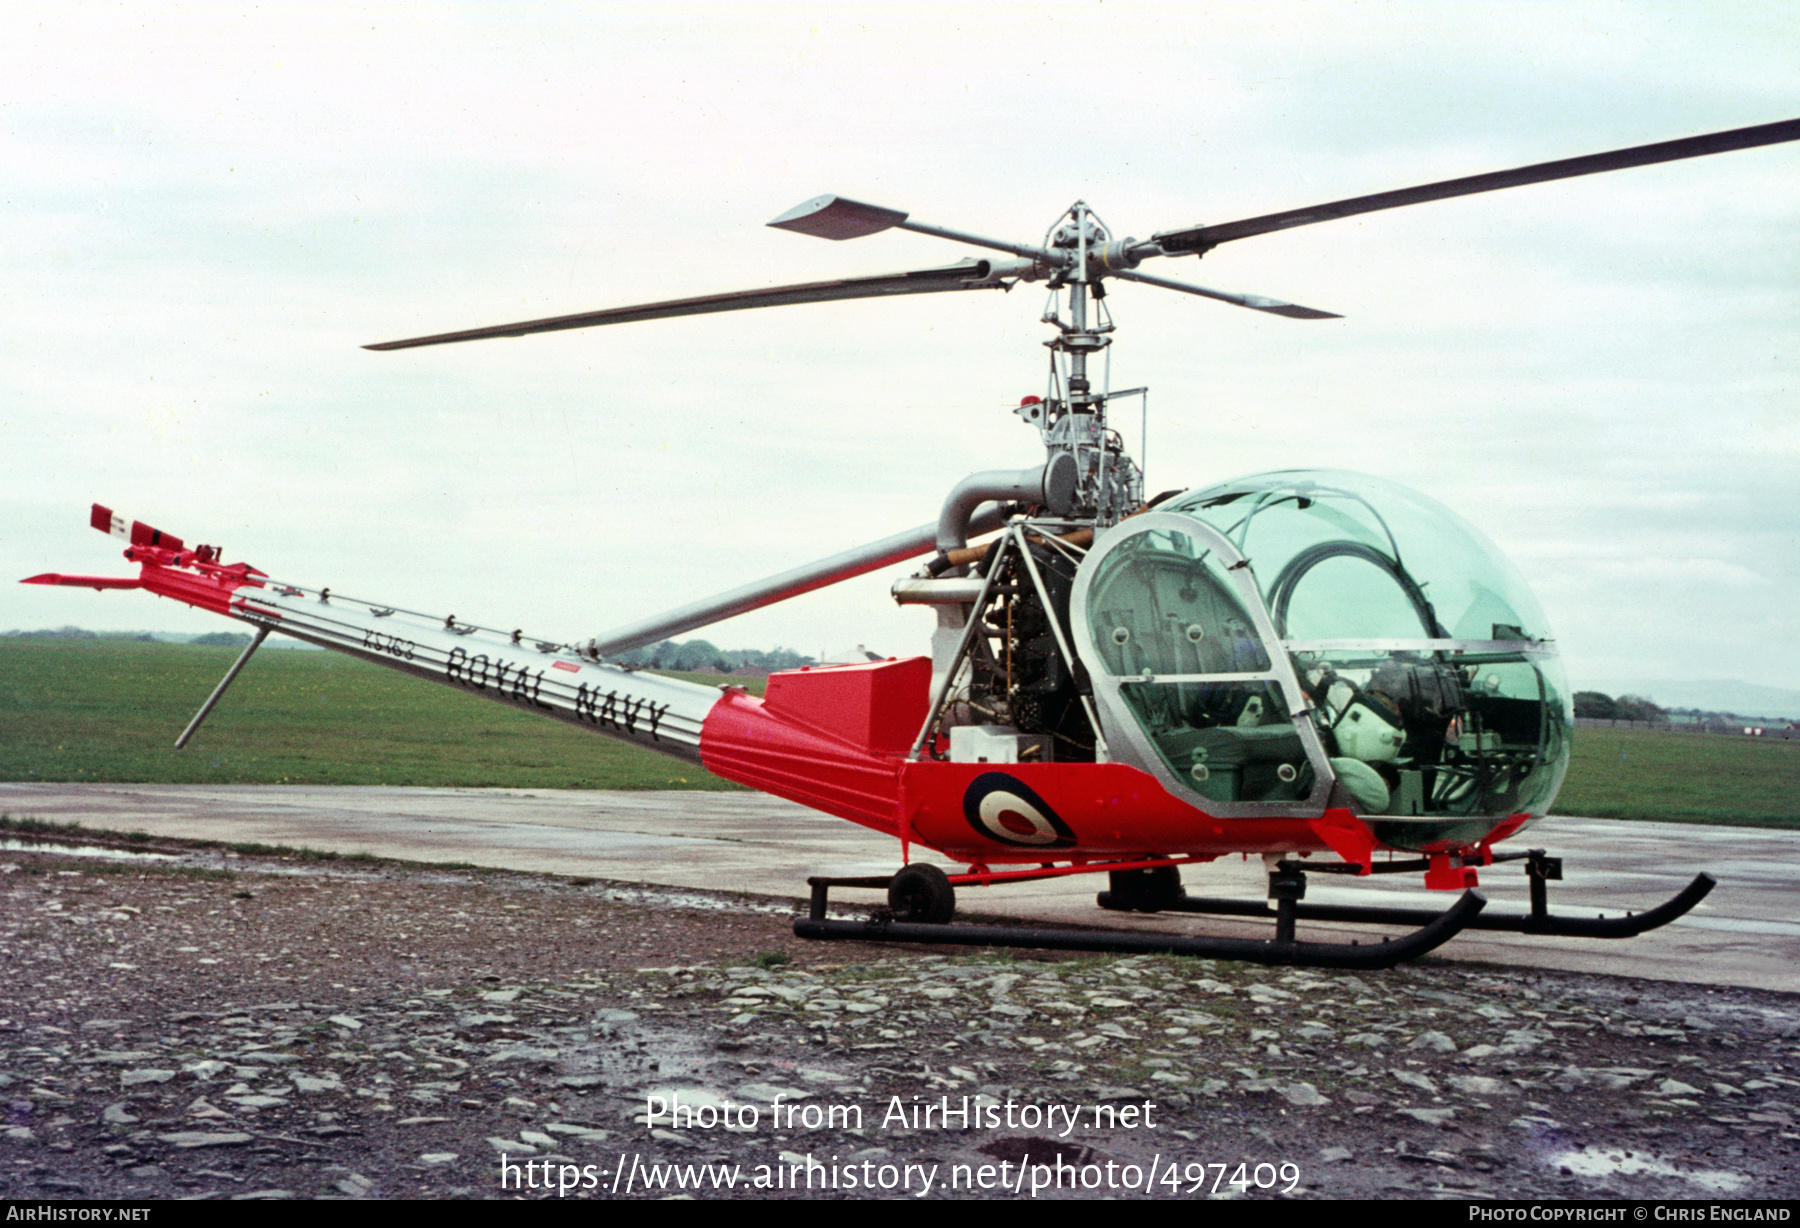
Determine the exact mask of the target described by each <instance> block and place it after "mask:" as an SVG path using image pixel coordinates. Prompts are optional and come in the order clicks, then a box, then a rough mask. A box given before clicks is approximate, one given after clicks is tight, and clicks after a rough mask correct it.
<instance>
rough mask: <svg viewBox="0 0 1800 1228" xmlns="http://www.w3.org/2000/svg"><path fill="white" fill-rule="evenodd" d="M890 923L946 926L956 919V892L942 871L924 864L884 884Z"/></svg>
mask: <svg viewBox="0 0 1800 1228" xmlns="http://www.w3.org/2000/svg"><path fill="white" fill-rule="evenodd" d="M888 907H889V908H890V909H892V910H893V913H894V920H896V921H906V922H911V923H913V924H915V925H948V924H950V918H951V917H954V916H955V915H956V888H955V887H952V886H951V885H950V878H949V876H948V875H946V874H945V873H944V872H943V871H942V870H940V869H938V868H937V867H936V866H933V865H926V864H925V863H924V862H916V863H914V864H913V865H910V866H906V867H903V868H902V869H901V871H900V872H899V873H898V874H896V875H894V877H893V878H892V880H890V881H889V883H888Z"/></svg>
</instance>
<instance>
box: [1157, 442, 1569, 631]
mask: <svg viewBox="0 0 1800 1228" xmlns="http://www.w3.org/2000/svg"><path fill="white" fill-rule="evenodd" d="M1165 510H1167V511H1172V512H1180V513H1182V514H1184V515H1188V516H1192V517H1194V518H1195V519H1196V520H1200V521H1203V522H1204V523H1206V524H1209V525H1211V526H1212V527H1213V528H1215V529H1217V530H1218V531H1219V532H1220V533H1221V534H1222V535H1223V536H1224V537H1225V539H1226V540H1227V541H1229V542H1231V544H1232V545H1233V546H1235V547H1237V549H1238V552H1239V553H1240V554H1242V555H1244V557H1246V558H1249V559H1251V560H1252V561H1253V564H1254V566H1255V569H1256V574H1257V577H1258V580H1259V581H1260V583H1261V585H1262V588H1263V596H1264V599H1265V600H1266V601H1267V602H1268V605H1269V612H1270V614H1271V615H1272V616H1273V617H1274V619H1275V625H1276V629H1277V631H1278V632H1279V633H1280V635H1281V636H1282V638H1283V639H1284V640H1286V639H1319V638H1333V639H1336V638H1344V637H1354V638H1370V637H1378V638H1379V637H1397V638H1406V639H1417V638H1419V637H1420V636H1421V635H1422V636H1424V637H1425V638H1427V639H1459V640H1503V639H1504V640H1540V641H1541V640H1548V639H1549V638H1550V629H1549V625H1548V623H1547V622H1546V620H1545V618H1544V612H1543V610H1542V609H1540V608H1539V607H1538V603H1537V599H1536V598H1535V597H1533V596H1532V595H1531V590H1530V589H1529V588H1528V587H1527V586H1526V584H1525V581H1524V579H1523V578H1522V577H1521V576H1520V575H1519V573H1518V571H1517V570H1516V569H1514V567H1513V565H1512V564H1511V563H1509V562H1508V561H1507V560H1506V557H1505V556H1504V555H1502V554H1501V553H1500V550H1499V548H1498V547H1496V546H1495V545H1494V543H1493V542H1491V541H1489V540H1488V539H1487V538H1486V537H1485V536H1483V535H1482V533H1481V532H1480V530H1478V529H1476V528H1475V527H1474V526H1473V525H1471V524H1469V523H1468V522H1467V521H1465V520H1463V519H1462V518H1461V517H1460V516H1458V515H1457V514H1456V513H1455V512H1452V511H1451V510H1450V509H1449V508H1447V507H1445V506H1444V505H1443V504H1441V503H1438V502H1436V501H1435V500H1432V499H1428V498H1426V497H1425V496H1424V495H1421V494H1420V493H1418V492H1417V491H1415V490H1409V489H1408V488H1407V487H1404V486H1400V485H1398V484H1396V483H1394V482H1388V481H1384V480H1383V479H1381V478H1375V477H1369V476H1367V475H1365V474H1359V473H1339V472H1332V471H1329V470H1291V471H1286V472H1281V473H1265V474H1259V475H1257V476H1255V477H1248V478H1240V479H1238V480H1236V481H1232V482H1224V483H1221V484H1220V485H1217V486H1212V487H1208V488H1207V489H1205V490H1200V491H1195V492H1192V493H1190V494H1187V495H1184V496H1182V497H1181V498H1180V499H1177V500H1174V501H1172V502H1171V503H1170V504H1168V505H1166V507H1165ZM1432 623H1435V625H1430V624H1432Z"/></svg>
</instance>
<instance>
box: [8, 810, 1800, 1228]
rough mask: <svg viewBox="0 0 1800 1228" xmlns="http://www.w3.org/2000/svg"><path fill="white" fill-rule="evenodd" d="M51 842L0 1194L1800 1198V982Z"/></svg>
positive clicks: (12, 1082) (20, 931)
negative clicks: (163, 858)
mask: <svg viewBox="0 0 1800 1228" xmlns="http://www.w3.org/2000/svg"><path fill="white" fill-rule="evenodd" d="M46 847H47V846H35V847H27V848H17V847H15V848H11V849H9V850H7V851H5V852H0V967H4V968H5V969H6V974H5V976H4V983H3V984H0V1100H3V1101H4V1103H5V1105H6V1120H5V1124H4V1127H3V1132H0V1198H33V1199H37V1198H59V1197H60V1198H77V1197H88V1198H170V1197H213V1198H255V1197H263V1198H315V1197H327V1198H344V1197H350V1198H381V1197H408V1198H420V1197H425V1198H492V1197H532V1198H535V1197H559V1196H564V1195H566V1196H568V1197H590V1198H591V1197H624V1196H627V1195H629V1196H631V1197H664V1196H668V1195H671V1194H676V1193H680V1192H682V1186H683V1183H684V1182H685V1183H687V1187H688V1188H687V1189H686V1192H687V1193H689V1194H691V1195H695V1196H699V1197H724V1196H728V1195H730V1194H731V1193H732V1191H731V1190H728V1189H726V1188H723V1187H724V1184H725V1183H726V1182H734V1183H735V1187H736V1188H735V1196H737V1197H745V1196H769V1197H795V1196H801V1197H860V1196H865V1194H866V1191H867V1189H868V1187H870V1186H874V1187H875V1188H876V1189H877V1190H878V1191H880V1190H886V1191H887V1192H892V1193H898V1192H901V1191H902V1190H904V1191H905V1192H908V1193H911V1194H914V1195H920V1196H930V1197H946V1196H950V1197H968V1196H978V1197H1019V1196H1030V1195H1031V1194H1032V1192H1033V1186H1034V1185H1035V1186H1037V1187H1039V1188H1038V1189H1037V1191H1036V1196H1038V1197H1100V1196H1108V1195H1111V1196H1121V1195H1124V1196H1130V1195H1132V1194H1133V1193H1134V1192H1135V1194H1136V1195H1137V1196H1146V1195H1148V1196H1155V1197H1174V1196H1177V1195H1179V1196H1183V1197H1192V1196H1220V1197H1223V1196H1233V1197H1236V1196H1245V1195H1248V1196H1251V1197H1281V1196H1285V1197H1363V1198H1370V1197H1382V1198H1488V1197H1498V1198H1507V1199H1514V1198H1566V1197H1573V1198H1626V1197H1631V1198H1716V1197H1728V1198H1793V1197H1796V1196H1800V1176H1797V1175H1796V1172H1795V1162H1796V1155H1797V1152H1796V1144H1797V1143H1800V1127H1797V1125H1796V1115H1797V1113H1800V1000H1796V998H1794V997H1792V996H1788V995H1781V994H1771V993H1762V992H1757V991H1751V990H1740V989H1724V988H1714V987H1707V986H1697V985H1679V984H1665V983H1659V982H1647V981H1630V980H1623V979H1612V978H1604V977H1593V976H1587V977H1578V976H1567V975H1561V974H1556V973H1547V972H1535V971H1521V970H1514V969H1502V968H1485V969H1484V968H1474V967H1470V966H1468V965H1458V966H1450V965H1444V964H1431V963H1425V964H1421V965H1415V966H1411V967H1407V968H1402V969H1397V970H1394V971H1390V972H1378V973H1368V972H1364V973H1359V974H1356V975H1350V974H1346V973H1337V972H1316V971H1308V970H1285V969H1276V968H1260V967H1247V966H1239V965H1232V964H1225V963H1219V962H1214V961H1202V960H1184V959H1175V958H1162V957H1154V958H1152V957H1134V958H1109V957H1072V956H1063V955H1055V954H1044V953H1035V954H1034V953H1014V954H1012V955H1007V954H1005V953H999V954H996V953H992V952H986V953H977V954H971V955H960V954H945V953H942V952H931V951H924V950H920V949H917V948H913V949H899V948H885V947H876V946H865V945H859V944H830V945H814V944H804V943H801V942H799V941H797V940H796V939H795V938H794V937H793V935H792V932H791V930H790V929H789V925H790V917H791V915H792V908H791V906H790V905H788V904H787V903H785V902H777V901H767V900H760V899H753V898H742V897H711V896H706V895H704V894H702V893H696V892H687V891H675V890H657V889H646V888H637V887H626V886H621V885H618V884H607V883H596V882H591V881H582V880H570V879H565V878H553V877H548V876H538V875H526V874H510V873H497V872H485V871H466V870H464V871H455V870H444V869H433V868H431V867H422V866H406V865H399V864H394V863H380V864H373V865H358V864H357V863H354V862H348V861H341V860H340V861H318V860H310V861H309V860H306V859H304V858H302V857H297V856H291V855H290V856H280V855H266V856H264V855H258V856H232V855H229V854H223V855H222V854H220V853H217V852H206V853H195V852H193V851H191V850H185V851H184V850H182V849H179V848H173V847H165V846H161V845H150V846H146V845H142V844H140V845H135V846H132V847H133V848H135V849H137V850H138V851H140V852H142V851H145V850H147V849H153V848H160V849H161V850H162V851H164V852H181V853H184V856H182V857H181V858H180V859H179V860H172V861H167V862H161V863H156V864H146V863H143V862H133V863H121V862H105V861H101V860H97V859H94V858H85V857H74V856H69V855H65V854H63V853H53V852H49V851H45V848H46ZM671 1107H672V1109H673V1118H674V1119H673V1120H671V1119H670V1117H671V1113H670V1112H668V1111H665V1110H666V1109H669V1108H671ZM652 1110H655V1111H656V1114H657V1115H656V1116H654V1117H652V1115H651V1113H652ZM927 1110H929V1115H927ZM945 1110H948V1116H947V1117H946V1116H945ZM965 1114H966V1116H965ZM727 1122H728V1123H729V1124H730V1125H731V1126H734V1127H738V1128H735V1129H729V1128H726V1124H725V1123H727ZM965 1123H966V1124H965ZM809 1180H810V1182H811V1189H810V1191H809V1190H808V1188H807V1184H808V1181H809ZM503 1183H504V1188H503ZM928 1183H929V1184H928ZM547 1186H548V1187H557V1188H548V1189H547V1188H546V1187H547ZM1059 1186H1060V1188H1058V1187H1059ZM562 1187H567V1188H562ZM796 1187H797V1188H796Z"/></svg>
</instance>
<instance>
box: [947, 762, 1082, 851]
mask: <svg viewBox="0 0 1800 1228" xmlns="http://www.w3.org/2000/svg"><path fill="white" fill-rule="evenodd" d="M963 817H964V818H966V819H968V820H969V826H971V827H973V828H974V829H975V830H976V831H977V832H979V833H981V834H982V835H983V836H986V837H987V838H988V839H990V840H998V841H999V842H1000V843H1002V844H1012V845H1018V846H1021V847H1024V848H1067V847H1069V846H1070V845H1072V844H1074V843H1075V833H1074V832H1073V831H1071V830H1070V829H1069V825H1068V824H1067V823H1064V822H1063V821H1062V819H1061V818H1059V817H1058V816H1057V813H1056V811H1055V810H1054V809H1053V808H1052V807H1051V805H1050V803H1049V802H1046V801H1045V800H1044V799H1043V798H1041V797H1039V796H1038V795H1037V792H1036V791H1035V790H1034V789H1032V788H1031V786H1029V785H1027V784H1025V783H1024V782H1023V781H1020V780H1018V779H1016V778H1015V777H1012V776H1008V775H1007V774H1006V773H1005V772H983V773H982V774H981V775H979V776H977V777H976V778H975V779H974V780H972V781H970V782H969V787H968V788H967V789H966V790H965V791H964V792H963Z"/></svg>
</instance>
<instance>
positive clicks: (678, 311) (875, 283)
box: [363, 260, 1018, 350]
mask: <svg viewBox="0 0 1800 1228" xmlns="http://www.w3.org/2000/svg"><path fill="white" fill-rule="evenodd" d="M1010 263H1012V262H1005V261H1002V262H994V261H989V260H963V261H959V262H958V263H956V264H952V265H947V266H945V267H943V268H936V269H914V270H912V271H910V272H905V273H885V274H882V275H880V276H877V277H849V278H844V279H842V280H839V281H813V282H806V283H804V284H802V285H797V286H771V287H769V288H768V289H766V290H733V291H731V292H729V293H726V294H705V295H701V296H700V297H699V298H678V299H671V300H669V301H668V302H666V303H643V304H640V305H638V306H635V307H612V308H609V309H607V310H605V311H587V312H582V313H581V314H579V315H572V316H552V317H550V318H549V319H544V320H522V321H520V322H519V323H517V324H496V325H493V326H491V327H488V328H471V329H467V330H465V331H463V332H457V333H437V334H435V335H434V336H430V337H409V338H407V339H406V340H404V341H383V342H381V343H379V344H377V345H365V346H363V349H365V350H405V349H411V348H412V347H414V346H420V345H444V344H447V343H449V342H452V341H483V340H486V339H487V338H489V337H523V336H526V335H527V334H530V333H552V332H558V331H560V330H562V329H565V328H593V327H595V326H597V325H601V324H630V323H634V322H636V321H639V320H663V319H668V318H669V317H671V316H697V315H707V314H709V313H712V312H716V311H743V310H745V309H747V308H750V307H785V306H787V305H788V304H790V303H828V302H833V301H836V300H838V299H852V298H880V297H884V296H887V295H896V294H931V293H934V292H936V291H939V290H989V289H995V288H999V287H1001V286H1002V285H1003V283H1002V281H1001V280H1000V279H1001V277H1002V276H1005V277H1013V276H1017V275H1018V272H1017V270H1014V269H1012V268H1010V267H1003V266H1008V265H1010Z"/></svg>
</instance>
